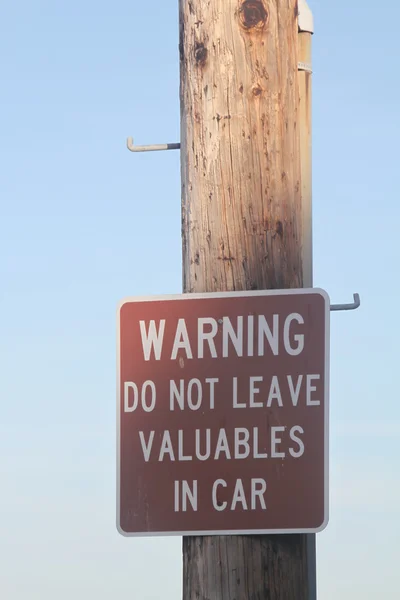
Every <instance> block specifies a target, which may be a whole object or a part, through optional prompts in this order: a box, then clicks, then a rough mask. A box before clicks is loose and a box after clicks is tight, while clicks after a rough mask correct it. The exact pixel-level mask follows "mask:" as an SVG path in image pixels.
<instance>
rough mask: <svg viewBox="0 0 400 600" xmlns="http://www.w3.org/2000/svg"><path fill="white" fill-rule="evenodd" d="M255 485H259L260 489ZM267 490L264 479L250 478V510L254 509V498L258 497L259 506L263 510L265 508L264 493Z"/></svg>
mask: <svg viewBox="0 0 400 600" xmlns="http://www.w3.org/2000/svg"><path fill="white" fill-rule="evenodd" d="M257 486H261V488H260V489H257ZM266 490H267V483H266V481H265V480H264V479H252V480H251V510H255V509H256V508H257V506H256V504H257V503H256V499H257V498H258V499H259V501H260V506H261V508H262V509H263V510H267V506H266V504H265V499H264V494H265V492H266Z"/></svg>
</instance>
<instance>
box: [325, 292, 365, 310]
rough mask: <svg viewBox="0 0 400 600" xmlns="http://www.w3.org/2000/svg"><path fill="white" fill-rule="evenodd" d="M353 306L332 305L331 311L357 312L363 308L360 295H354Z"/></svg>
mask: <svg viewBox="0 0 400 600" xmlns="http://www.w3.org/2000/svg"><path fill="white" fill-rule="evenodd" d="M353 298H354V302H353V304H331V310H356V309H357V308H360V306H361V300H360V295H359V294H353Z"/></svg>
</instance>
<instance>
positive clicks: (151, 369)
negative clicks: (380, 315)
mask: <svg viewBox="0 0 400 600" xmlns="http://www.w3.org/2000/svg"><path fill="white" fill-rule="evenodd" d="M329 314H330V313H329V298H328V296H327V295H326V293H325V292H323V291H322V290H317V289H312V290H302V289H301V290H280V291H257V292H239V293H219V294H203V295H199V294H184V295H180V296H167V297H151V298H132V299H127V300H125V301H124V302H123V303H122V304H121V305H120V308H119V311H118V350H117V351H118V380H117V381H118V394H117V403H118V442H117V444H118V448H117V452H118V485H117V488H118V489H117V492H118V498H117V515H118V516H117V525H118V529H119V531H120V532H121V533H122V534H123V535H173V534H175V535H190V534H199V535H203V534H204V535H210V534H235V533H247V534H249V533H293V532H317V531H320V530H322V529H323V528H324V527H325V526H326V523H327V519H328V387H329V386H328V378H329Z"/></svg>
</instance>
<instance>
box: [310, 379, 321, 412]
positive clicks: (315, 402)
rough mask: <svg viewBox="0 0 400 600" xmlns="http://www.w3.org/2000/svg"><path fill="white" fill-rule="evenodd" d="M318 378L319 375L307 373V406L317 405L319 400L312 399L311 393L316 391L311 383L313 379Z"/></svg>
mask: <svg viewBox="0 0 400 600" xmlns="http://www.w3.org/2000/svg"><path fill="white" fill-rule="evenodd" d="M315 379H316V380H317V381H318V380H319V379H320V376H319V375H307V406H319V405H320V404H321V402H320V401H319V400H312V399H311V394H312V392H316V391H317V388H316V387H315V385H311V384H312V382H313V381H314V380H315Z"/></svg>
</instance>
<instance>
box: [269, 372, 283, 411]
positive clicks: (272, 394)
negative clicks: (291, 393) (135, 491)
mask: <svg viewBox="0 0 400 600" xmlns="http://www.w3.org/2000/svg"><path fill="white" fill-rule="evenodd" d="M273 400H277V401H278V405H279V406H283V402H282V395H281V389H280V387H279V381H278V377H277V376H276V375H274V376H273V378H272V380H271V387H270V389H269V395H268V401H267V407H268V408H270V407H271V404H272V401H273Z"/></svg>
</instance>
